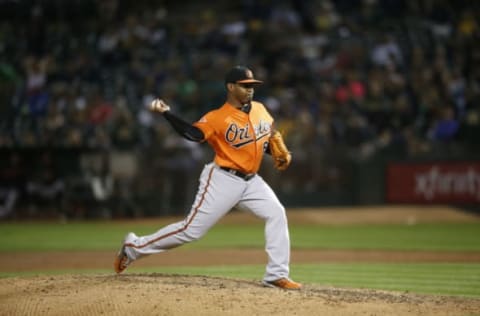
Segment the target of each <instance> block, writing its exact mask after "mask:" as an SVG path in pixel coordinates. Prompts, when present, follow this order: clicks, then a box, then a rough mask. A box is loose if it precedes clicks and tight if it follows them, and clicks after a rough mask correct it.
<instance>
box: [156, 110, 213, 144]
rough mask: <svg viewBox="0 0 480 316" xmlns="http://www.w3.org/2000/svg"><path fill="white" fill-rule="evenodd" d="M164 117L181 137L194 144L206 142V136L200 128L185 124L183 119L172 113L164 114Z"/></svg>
mask: <svg viewBox="0 0 480 316" xmlns="http://www.w3.org/2000/svg"><path fill="white" fill-rule="evenodd" d="M163 116H164V117H165V119H167V121H168V122H169V123H170V125H172V127H173V129H174V130H175V131H176V132H177V133H178V134H180V136H182V137H184V138H186V139H188V140H191V141H194V142H202V141H203V140H204V137H205V135H204V134H203V132H202V130H201V129H199V128H198V127H195V126H193V125H192V124H190V123H188V122H185V121H184V120H183V119H181V118H179V117H177V116H176V115H174V114H172V113H170V111H166V112H164V113H163Z"/></svg>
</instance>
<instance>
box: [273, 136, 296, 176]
mask: <svg viewBox="0 0 480 316" xmlns="http://www.w3.org/2000/svg"><path fill="white" fill-rule="evenodd" d="M269 148H270V154H271V155H272V157H273V163H274V166H275V168H276V169H278V170H280V171H283V170H285V169H287V168H288V166H289V165H290V162H291V161H292V155H291V154H290V152H289V151H288V149H287V146H285V143H284V141H283V137H282V134H280V132H279V131H273V132H272V134H271V135H270V139H269Z"/></svg>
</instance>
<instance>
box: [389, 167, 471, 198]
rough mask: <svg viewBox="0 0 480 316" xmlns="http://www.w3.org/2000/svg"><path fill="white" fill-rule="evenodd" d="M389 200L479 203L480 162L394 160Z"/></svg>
mask: <svg viewBox="0 0 480 316" xmlns="http://www.w3.org/2000/svg"><path fill="white" fill-rule="evenodd" d="M386 175H387V179H386V186H387V190H386V200H387V202H398V203H432V204H435V203H455V204H473V203H480V162H440V163H421V164H420V163H402V164H400V163H392V164H390V165H388V166H387V172H386Z"/></svg>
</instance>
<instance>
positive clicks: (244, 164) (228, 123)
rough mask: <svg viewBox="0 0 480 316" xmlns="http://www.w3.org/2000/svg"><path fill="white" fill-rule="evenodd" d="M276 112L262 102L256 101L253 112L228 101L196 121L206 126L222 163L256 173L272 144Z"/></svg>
mask: <svg viewBox="0 0 480 316" xmlns="http://www.w3.org/2000/svg"><path fill="white" fill-rule="evenodd" d="M272 124H273V118H272V116H271V115H270V114H269V113H268V112H267V110H266V109H265V107H264V105H263V104H261V103H260V102H255V101H253V102H252V107H251V110H250V113H245V112H243V111H241V110H240V109H237V108H235V107H234V106H232V105H231V104H228V103H225V104H224V105H223V106H222V107H220V108H219V109H216V110H213V111H211V112H208V113H207V114H205V115H204V116H203V117H202V118H201V119H200V120H199V121H198V122H196V123H194V124H193V125H194V126H196V127H198V128H199V129H201V130H202V132H203V133H204V135H205V140H206V141H208V143H209V144H210V145H211V146H212V148H213V150H214V151H215V163H216V164H217V165H219V166H222V167H227V168H232V169H236V170H240V171H242V172H245V173H256V172H257V171H258V169H259V168H260V163H261V161H262V157H263V153H264V151H265V148H267V146H268V139H269V136H270V132H271V128H272Z"/></svg>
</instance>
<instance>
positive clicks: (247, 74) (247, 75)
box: [245, 69, 253, 79]
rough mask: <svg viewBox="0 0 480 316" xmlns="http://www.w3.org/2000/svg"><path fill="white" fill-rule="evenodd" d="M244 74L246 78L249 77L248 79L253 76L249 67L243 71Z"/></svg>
mask: <svg viewBox="0 0 480 316" xmlns="http://www.w3.org/2000/svg"><path fill="white" fill-rule="evenodd" d="M245 76H246V77H247V78H249V79H250V78H253V72H252V71H251V70H250V69H247V70H246V71H245Z"/></svg>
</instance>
